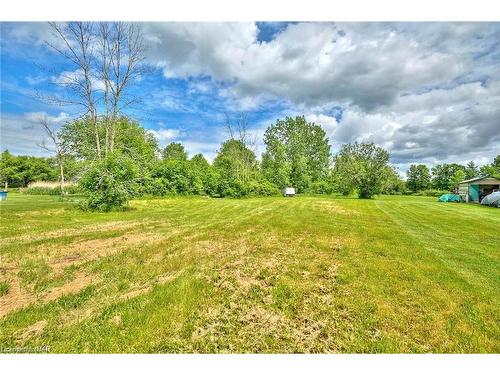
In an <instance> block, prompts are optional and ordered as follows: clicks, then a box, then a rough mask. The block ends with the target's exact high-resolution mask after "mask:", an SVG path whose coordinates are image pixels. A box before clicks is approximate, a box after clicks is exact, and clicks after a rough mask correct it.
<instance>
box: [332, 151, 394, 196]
mask: <svg viewBox="0 0 500 375" xmlns="http://www.w3.org/2000/svg"><path fill="white" fill-rule="evenodd" d="M388 161H389V153H388V152H387V151H385V150H384V149H383V148H381V147H377V146H375V144H373V143H358V142H355V143H353V144H345V145H343V146H342V148H341V150H340V152H339V153H338V155H337V156H336V157H335V167H336V172H337V174H338V176H340V178H341V179H342V181H344V182H345V183H346V185H347V187H346V189H348V188H349V189H351V190H353V189H356V190H357V192H358V196H359V198H371V197H372V196H373V195H375V194H379V193H380V192H381V190H382V187H383V184H384V180H385V178H386V173H387V163H388Z"/></svg>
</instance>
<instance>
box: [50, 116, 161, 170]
mask: <svg viewBox="0 0 500 375" xmlns="http://www.w3.org/2000/svg"><path fill="white" fill-rule="evenodd" d="M97 126H98V130H99V134H100V135H101V136H100V140H101V143H102V144H101V149H105V147H104V146H105V145H104V140H105V136H104V135H105V132H106V118H101V119H99V121H98V123H97ZM116 128H117V131H116V136H115V145H114V148H115V150H116V151H117V152H119V153H121V154H122V155H123V156H126V157H128V158H130V159H132V160H134V162H135V163H136V164H137V165H139V166H147V165H148V164H150V163H152V162H154V161H155V160H156V155H157V152H158V142H157V140H156V138H155V136H154V135H153V134H151V133H149V132H147V131H146V129H144V128H143V127H142V126H141V125H140V124H139V123H137V122H135V121H133V120H131V119H129V118H127V117H119V118H118V119H117V124H116ZM59 137H60V139H61V140H62V142H63V143H64V145H65V147H66V148H67V149H68V152H69V153H70V154H71V155H73V156H74V157H75V158H77V159H79V160H87V161H89V160H97V159H98V157H97V151H96V147H95V142H96V141H95V138H94V129H93V127H92V125H91V123H90V119H89V118H83V119H81V120H77V121H73V122H70V123H67V124H65V125H63V126H62V128H61V131H60V133H59Z"/></svg>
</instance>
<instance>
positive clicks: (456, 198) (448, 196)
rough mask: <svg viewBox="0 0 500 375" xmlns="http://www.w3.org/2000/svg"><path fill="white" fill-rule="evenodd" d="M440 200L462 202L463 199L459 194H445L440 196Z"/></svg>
mask: <svg viewBox="0 0 500 375" xmlns="http://www.w3.org/2000/svg"><path fill="white" fill-rule="evenodd" d="M439 201H440V202H461V201H462V199H461V198H460V195H458V194H443V195H441V196H440V197H439Z"/></svg>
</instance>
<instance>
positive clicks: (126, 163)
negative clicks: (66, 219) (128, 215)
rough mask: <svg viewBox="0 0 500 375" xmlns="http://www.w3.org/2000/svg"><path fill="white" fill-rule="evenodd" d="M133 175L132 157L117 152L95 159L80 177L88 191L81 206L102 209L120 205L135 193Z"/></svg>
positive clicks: (112, 208) (119, 207)
mask: <svg viewBox="0 0 500 375" xmlns="http://www.w3.org/2000/svg"><path fill="white" fill-rule="evenodd" d="M136 175H137V169H136V166H135V164H134V163H133V161H132V160H130V159H129V158H126V157H124V156H122V155H120V154H111V155H109V156H106V157H105V158H104V159H102V160H99V161H96V162H94V164H93V165H92V166H91V168H90V169H89V170H88V171H87V172H86V173H85V174H84V175H83V176H82V178H81V180H80V186H81V187H82V190H83V191H84V192H85V194H86V195H87V199H86V201H85V202H84V203H83V205H82V207H83V208H85V209H89V210H92V211H103V212H107V211H113V210H118V209H122V208H123V207H124V206H125V205H126V203H127V202H128V200H129V199H130V198H131V197H132V196H133V195H134V190H135V185H136V181H135V177H136Z"/></svg>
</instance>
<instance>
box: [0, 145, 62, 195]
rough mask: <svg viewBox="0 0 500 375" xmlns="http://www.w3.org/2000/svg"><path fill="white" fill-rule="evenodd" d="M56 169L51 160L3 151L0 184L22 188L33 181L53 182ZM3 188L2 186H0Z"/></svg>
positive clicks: (56, 174)
mask: <svg viewBox="0 0 500 375" xmlns="http://www.w3.org/2000/svg"><path fill="white" fill-rule="evenodd" d="M57 178H58V169H57V166H56V164H55V162H54V159H52V158H43V157H35V156H25V155H21V156H16V155H12V154H11V153H10V152H9V151H8V150H5V151H3V152H2V154H1V155H0V183H2V185H3V183H5V182H7V183H8V185H9V186H10V187H24V186H27V185H28V184H29V183H30V182H33V181H40V180H45V181H55V180H57ZM2 188H3V186H2Z"/></svg>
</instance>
